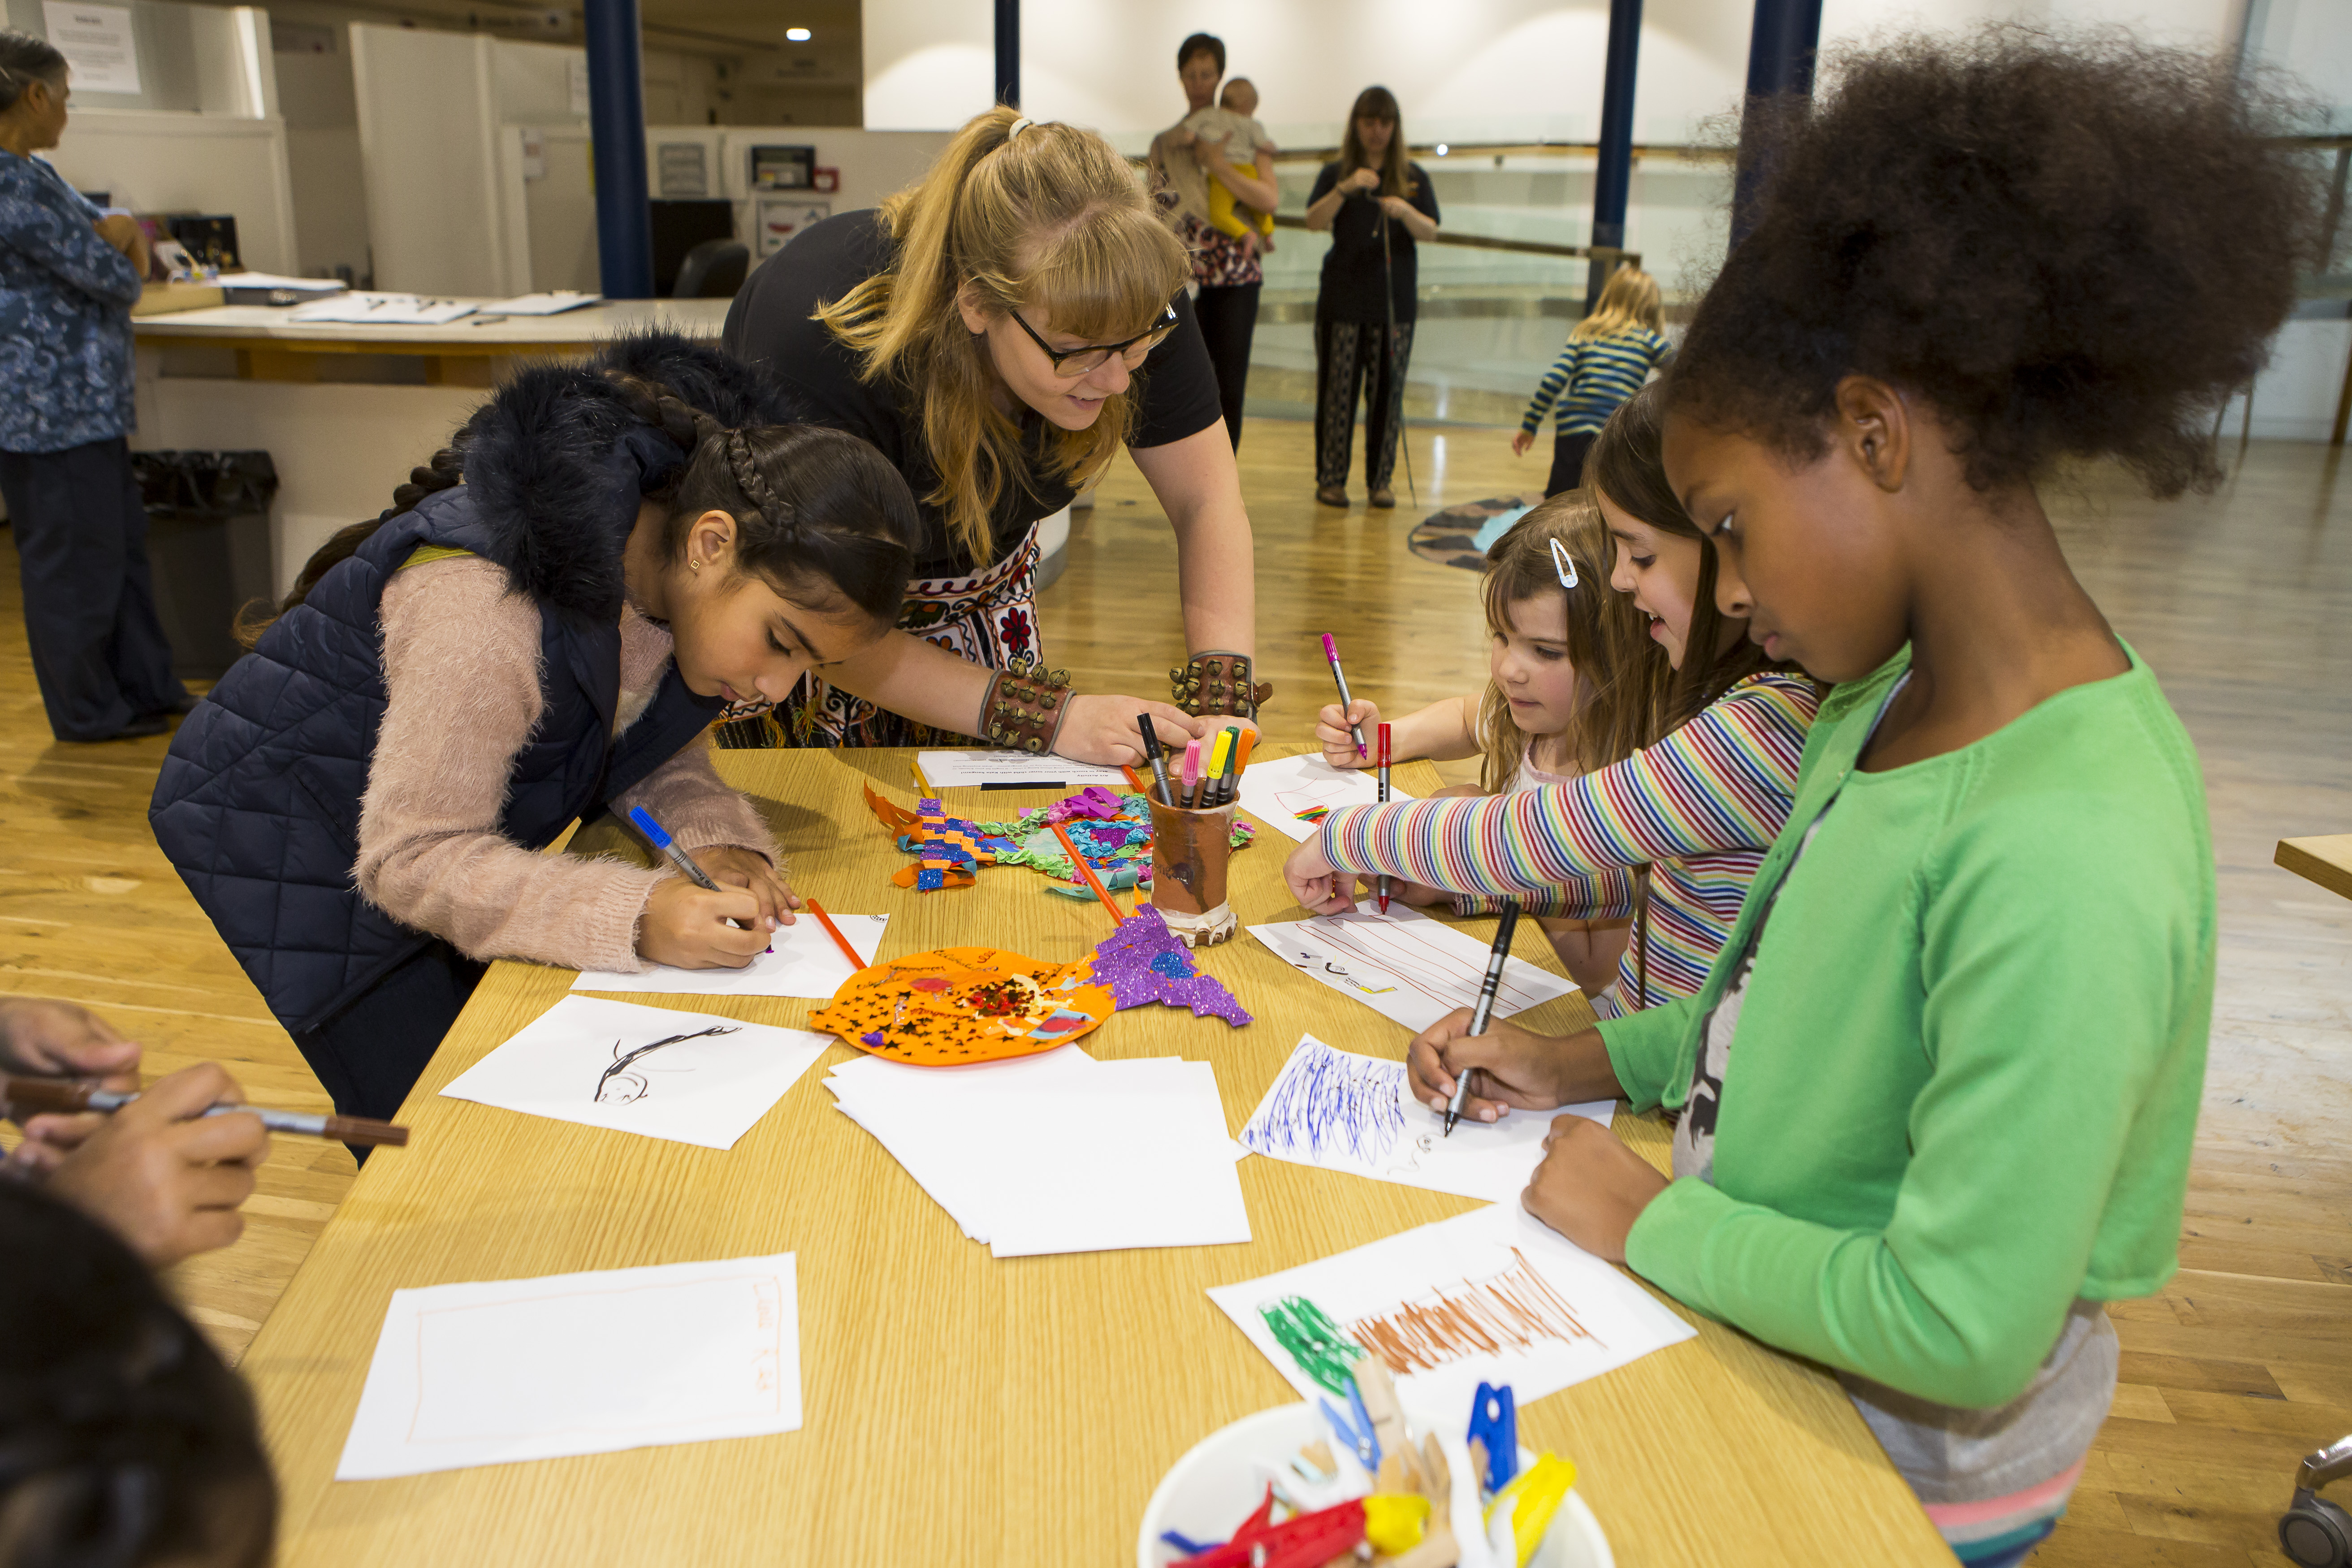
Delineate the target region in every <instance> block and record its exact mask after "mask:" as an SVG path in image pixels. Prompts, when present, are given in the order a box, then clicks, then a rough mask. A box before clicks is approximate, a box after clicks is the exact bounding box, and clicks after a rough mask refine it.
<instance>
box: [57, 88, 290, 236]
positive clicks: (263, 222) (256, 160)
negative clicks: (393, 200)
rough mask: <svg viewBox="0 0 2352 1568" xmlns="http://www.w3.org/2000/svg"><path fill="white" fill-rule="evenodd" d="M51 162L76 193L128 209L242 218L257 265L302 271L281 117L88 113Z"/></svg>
mask: <svg viewBox="0 0 2352 1568" xmlns="http://www.w3.org/2000/svg"><path fill="white" fill-rule="evenodd" d="M48 157H49V160H50V162H51V163H55V164H56V165H57V169H58V173H59V174H63V175H64V176H65V177H66V179H67V180H68V182H69V183H70V184H73V185H74V186H75V188H77V189H79V190H85V191H106V192H108V193H110V195H111V196H112V197H113V199H114V201H115V202H116V204H117V205H122V206H129V207H134V208H136V209H137V210H139V211H141V212H156V211H177V212H205V213H228V214H232V215H234V216H235V217H236V238H237V245H238V247H240V248H241V249H242V250H243V251H244V253H245V255H244V260H245V264H246V265H247V267H250V268H254V269H255V270H257V271H261V272H291V271H293V270H294V265H295V247H294V194H293V187H292V185H291V184H290V182H289V178H288V175H287V165H286V128H285V126H284V124H283V123H282V122H281V121H278V120H277V119H276V118H274V117H273V118H271V119H268V120H227V119H222V118H218V117H215V116H213V115H208V114H175V113H159V112H154V111H152V110H110V109H81V110H76V111H75V112H74V116H73V121H72V123H71V124H70V125H69V126H68V128H67V130H66V134H65V140H64V141H63V142H61V143H60V144H59V145H58V149H57V151H56V152H54V153H49V154H48Z"/></svg>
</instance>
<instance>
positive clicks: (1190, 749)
mask: <svg viewBox="0 0 2352 1568" xmlns="http://www.w3.org/2000/svg"><path fill="white" fill-rule="evenodd" d="M1135 727H1136V729H1137V730H1138V731H1140V732H1141V734H1142V736H1143V754H1144V756H1145V757H1146V758H1147V759H1148V760H1149V761H1150V763H1151V777H1152V780H1153V783H1152V791H1151V793H1152V797H1153V798H1154V799H1156V800H1157V801H1159V802H1160V805H1166V806H1173V807H1174V808H1176V809H1177V810H1179V811H1216V810H1220V809H1222V808H1223V807H1225V806H1228V805H1233V804H1234V798H1235V796H1236V795H1239V794H1240V792H1241V783H1242V770H1243V769H1244V768H1246V767H1248V766H1249V755H1250V747H1251V746H1253V745H1255V743H1256V742H1257V731H1255V730H1244V729H1243V728H1242V727H1241V726H1239V725H1238V724H1229V725H1227V726H1226V727H1225V728H1223V729H1222V730H1220V731H1217V732H1216V733H1215V734H1214V735H1213V736H1211V737H1209V738H1208V739H1206V740H1198V741H1187V742H1184V755H1183V757H1182V758H1181V760H1180V761H1179V762H1177V763H1174V764H1173V765H1171V763H1170V762H1169V760H1168V751H1167V748H1165V747H1164V746H1162V745H1160V734H1159V731H1156V730H1154V729H1153V728H1152V727H1151V715H1150V714H1149V713H1139V714H1137V715H1136V716H1135Z"/></svg>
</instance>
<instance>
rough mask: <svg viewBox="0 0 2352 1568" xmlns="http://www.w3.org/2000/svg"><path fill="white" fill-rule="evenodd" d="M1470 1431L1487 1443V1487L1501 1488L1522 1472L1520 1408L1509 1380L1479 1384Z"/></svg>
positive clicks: (1472, 1403)
mask: <svg viewBox="0 0 2352 1568" xmlns="http://www.w3.org/2000/svg"><path fill="white" fill-rule="evenodd" d="M1469 1435H1470V1436H1472V1437H1474V1438H1475V1439H1477V1440H1478V1441H1480V1442H1482V1443H1484V1444H1486V1489H1487V1490H1488V1491H1490V1492H1498V1491H1501V1490H1502V1489H1504V1488H1505V1487H1507V1486H1508V1485H1510V1484H1511V1478H1512V1477H1514V1476H1516V1475H1517V1474H1518V1473H1519V1411H1518V1405H1517V1401H1516V1400H1514V1399H1513V1398H1512V1396H1511V1385H1510V1384H1503V1386H1502V1387H1500V1388H1496V1386H1495V1385H1494V1384H1491V1383H1482V1384H1479V1385H1478V1392H1477V1394H1476V1395H1475V1396H1474V1397H1473V1398H1472V1399H1471V1401H1470V1434H1469Z"/></svg>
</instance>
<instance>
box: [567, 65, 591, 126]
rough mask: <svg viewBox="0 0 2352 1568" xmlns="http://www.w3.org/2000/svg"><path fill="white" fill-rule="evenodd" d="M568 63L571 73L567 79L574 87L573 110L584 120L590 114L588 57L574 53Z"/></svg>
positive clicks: (572, 87)
mask: <svg viewBox="0 0 2352 1568" xmlns="http://www.w3.org/2000/svg"><path fill="white" fill-rule="evenodd" d="M567 64H568V66H569V74H568V75H567V76H566V78H565V80H566V81H567V82H568V83H569V84H570V86H571V89H572V113H574V114H577V115H579V116H580V117H581V118H582V119H583V120H584V119H586V118H587V116H588V57H587V56H586V55H584V54H579V55H574V56H572V58H571V59H570V60H569V61H568V62H567Z"/></svg>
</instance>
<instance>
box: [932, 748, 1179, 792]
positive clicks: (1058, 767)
mask: <svg viewBox="0 0 2352 1568" xmlns="http://www.w3.org/2000/svg"><path fill="white" fill-rule="evenodd" d="M915 764H916V766H918V767H919V768H921V769H922V770H923V777H925V778H926V779H929V781H930V784H931V787H932V788H933V789H976V788H978V787H979V786H980V785H982V784H1033V783H1034V784H1035V785H1036V787H1038V788H1041V789H1042V788H1047V787H1050V786H1053V785H1056V784H1059V785H1066V786H1067V787H1069V788H1070V789H1073V790H1080V789H1084V788H1086V787H1087V785H1088V784H1101V785H1102V786H1104V787H1105V788H1106V789H1118V790H1124V789H1132V788H1134V787H1135V786H1134V785H1132V784H1129V783H1128V782H1127V775H1126V774H1125V773H1121V772H1119V771H1118V769H1117V768H1107V767H1103V766H1101V765H1100V764H1099V763H1074V762H1071V761H1070V760H1069V759H1068V758H1066V757H1055V756H1044V757H1040V756H1033V755H1031V754H1030V753H1029V752H1013V751H1004V752H917V753H916V755H915Z"/></svg>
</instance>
